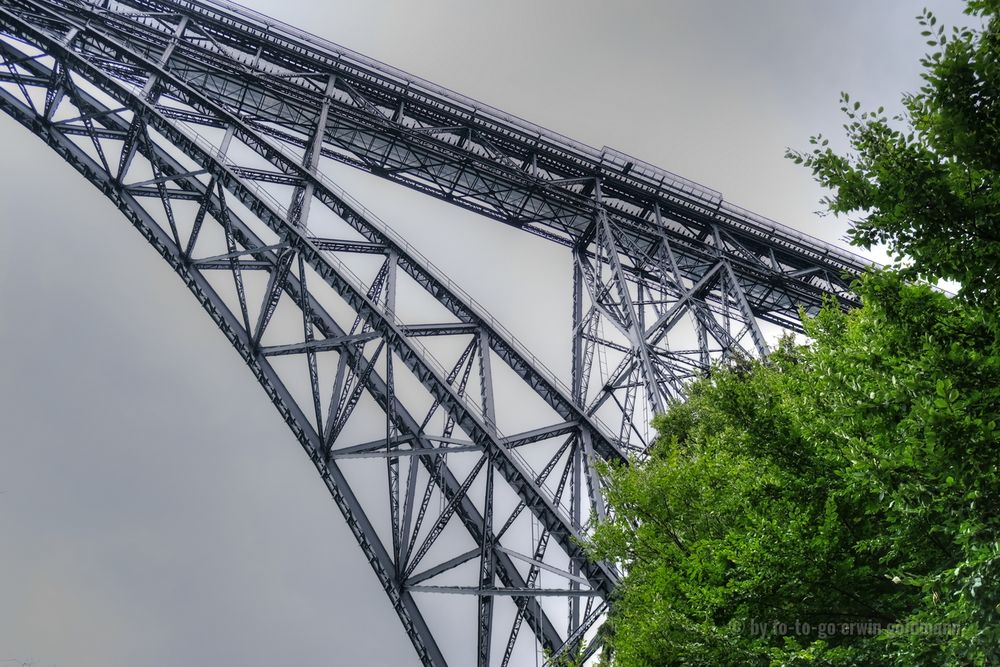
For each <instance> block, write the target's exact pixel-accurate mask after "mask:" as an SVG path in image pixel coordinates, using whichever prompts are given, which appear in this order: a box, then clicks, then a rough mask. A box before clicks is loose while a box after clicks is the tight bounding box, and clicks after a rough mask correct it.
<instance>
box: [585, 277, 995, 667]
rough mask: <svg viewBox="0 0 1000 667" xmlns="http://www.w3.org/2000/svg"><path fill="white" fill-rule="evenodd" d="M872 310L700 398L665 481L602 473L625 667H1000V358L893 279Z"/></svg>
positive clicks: (834, 323)
mask: <svg viewBox="0 0 1000 667" xmlns="http://www.w3.org/2000/svg"><path fill="white" fill-rule="evenodd" d="M858 291H859V293H860V294H861V295H862V298H863V300H864V306H863V307H862V308H860V309H857V310H855V311H854V312H851V313H849V314H844V313H842V312H840V311H839V310H838V309H836V308H832V307H831V308H826V309H824V310H823V311H822V313H821V314H820V315H819V316H818V317H817V318H815V319H813V320H810V321H808V323H807V330H808V333H809V335H810V336H811V337H812V338H813V342H812V343H811V344H809V345H795V344H794V343H792V342H791V341H790V340H786V341H785V342H784V343H783V344H782V345H781V346H780V347H779V349H778V350H777V351H776V352H775V353H774V354H773V355H772V356H771V358H770V359H769V360H768V361H767V362H759V361H745V362H743V363H741V364H739V365H738V366H737V367H735V368H728V369H722V368H720V369H718V370H717V371H716V372H715V373H713V374H712V376H711V377H708V378H705V379H703V380H700V381H698V382H696V383H695V384H694V385H692V387H691V389H690V394H689V397H688V400H687V401H686V402H684V403H681V404H677V405H675V406H673V407H672V408H671V409H670V410H669V411H668V412H667V413H666V414H665V415H662V416H660V417H658V418H657V421H656V426H657V428H658V429H659V431H660V438H659V440H658V441H657V443H656V444H655V445H654V447H653V448H652V451H651V457H650V458H649V460H647V461H646V462H644V463H643V464H641V465H634V466H632V467H629V468H624V467H623V468H615V469H610V470H609V471H608V475H609V478H610V491H609V501H610V504H611V505H612V506H613V508H614V509H615V513H614V515H613V518H612V519H610V520H609V521H608V522H607V523H605V524H603V525H602V526H600V527H599V528H598V530H597V532H596V535H595V537H594V541H593V544H592V548H593V549H594V551H595V554H596V555H598V556H599V557H603V558H609V559H613V560H617V561H619V562H623V563H624V564H625V566H626V569H627V573H628V574H627V577H626V578H625V582H624V583H623V585H622V587H621V589H620V591H619V593H618V597H617V599H616V600H615V601H614V603H613V607H612V609H613V611H612V614H611V620H610V625H609V627H610V632H611V637H610V642H609V643H610V645H611V646H612V647H613V650H614V656H615V664H617V665H622V666H632V665H636V666H638V665H642V666H646V665H657V666H658V665H668V664H703V665H726V664H733V665H740V664H798V663H800V662H801V663H805V662H812V663H814V664H837V665H854V664H856V665H878V664H886V665H889V664H898V665H911V664H933V665H937V664H946V663H950V664H993V663H994V662H996V661H998V660H1000V608H998V605H1000V587H997V586H996V581H998V577H1000V545H998V540H1000V513H998V508H1000V470H998V452H997V441H998V430H997V429H998V426H997V424H998V422H1000V410H998V408H1000V345H998V341H997V339H996V337H995V335H994V334H993V333H992V330H991V327H990V326H989V325H988V323H987V322H986V320H985V319H984V318H982V317H981V316H980V311H978V310H977V309H973V308H970V307H968V306H966V305H964V304H962V303H961V302H958V301H956V300H951V299H948V298H947V297H945V296H943V295H942V294H939V293H936V292H934V291H932V290H931V289H930V288H927V287H920V286H912V285H907V284H905V283H904V282H903V281H902V280H901V279H900V278H899V277H898V276H896V275H893V274H889V273H886V274H876V275H872V276H869V277H868V278H866V279H865V281H864V282H863V284H861V285H860V286H859V287H858ZM912 623H921V624H928V625H927V626H918V628H917V629H916V630H912V629H911V630H910V631H894V630H898V629H899V628H897V627H896V626H897V625H898V624H912ZM782 624H783V625H784V629H782ZM807 624H808V628H809V629H808V630H807V629H806V625H807ZM845 624H846V625H845Z"/></svg>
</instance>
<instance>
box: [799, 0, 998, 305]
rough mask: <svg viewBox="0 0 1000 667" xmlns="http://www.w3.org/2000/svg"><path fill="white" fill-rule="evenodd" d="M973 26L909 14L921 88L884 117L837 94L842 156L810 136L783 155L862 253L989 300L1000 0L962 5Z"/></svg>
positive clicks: (992, 295) (994, 254)
mask: <svg viewBox="0 0 1000 667" xmlns="http://www.w3.org/2000/svg"><path fill="white" fill-rule="evenodd" d="M966 13H967V14H968V15H970V17H972V20H974V21H979V22H980V23H981V26H980V27H979V28H971V27H962V28H959V27H953V28H951V29H950V30H948V29H946V28H945V26H944V25H942V24H939V23H938V21H937V18H936V17H935V16H934V15H933V14H931V13H930V12H928V11H926V10H925V11H924V13H923V14H922V15H921V16H920V17H919V21H920V24H921V26H922V28H923V30H922V34H923V35H924V36H925V37H926V38H927V44H928V46H930V47H933V48H934V49H935V50H933V51H932V52H931V53H929V54H928V55H926V56H925V57H924V58H923V59H922V60H921V65H922V66H923V68H924V71H923V79H924V85H923V86H922V87H921V88H920V90H919V91H917V92H916V93H913V94H910V95H906V96H905V97H904V98H903V106H904V109H905V111H904V113H903V114H902V115H900V116H896V117H894V118H889V117H887V116H886V115H885V113H884V109H883V108H882V107H879V108H878V109H876V110H874V111H870V110H863V109H862V105H861V103H860V102H858V101H853V102H852V101H851V99H850V96H849V95H848V94H847V93H842V95H841V101H842V103H843V106H842V110H843V111H844V113H845V114H846V115H847V123H846V124H845V125H844V128H845V130H846V131H847V139H848V141H849V143H850V146H851V149H852V150H851V152H850V154H848V155H840V154H837V153H836V152H834V151H833V149H831V148H830V147H829V145H828V144H829V142H828V140H827V139H825V138H823V137H822V136H816V137H813V138H812V139H811V143H812V144H813V145H814V148H813V149H812V151H811V152H808V153H801V152H797V151H789V156H790V157H791V158H792V159H794V160H795V161H797V162H799V163H804V164H806V165H807V166H808V167H810V168H811V169H812V171H813V174H814V175H815V176H816V178H817V180H818V181H819V182H820V183H821V184H822V185H824V186H826V187H828V188H830V189H831V191H832V195H831V196H830V197H829V198H828V199H827V200H826V204H827V205H828V207H829V209H830V210H831V211H832V212H834V213H837V214H847V215H853V216H855V219H854V220H853V224H852V229H851V232H850V235H851V237H852V240H853V242H854V243H855V244H857V245H859V246H862V247H865V248H870V247H872V246H873V245H875V244H880V243H881V244H887V245H888V246H889V248H890V250H891V251H892V252H893V253H894V254H895V256H896V258H897V259H898V260H903V264H904V265H906V268H905V269H904V274H906V275H909V276H915V277H919V278H922V279H925V280H929V281H930V282H936V281H937V280H938V279H941V278H945V279H949V280H953V281H956V282H958V283H960V284H961V285H962V289H961V296H963V297H964V298H966V299H969V300H970V301H973V302H975V303H980V304H982V305H984V306H985V307H987V308H990V309H993V310H995V309H996V308H997V307H998V306H1000V19H998V14H1000V0H969V1H968V2H967V3H966Z"/></svg>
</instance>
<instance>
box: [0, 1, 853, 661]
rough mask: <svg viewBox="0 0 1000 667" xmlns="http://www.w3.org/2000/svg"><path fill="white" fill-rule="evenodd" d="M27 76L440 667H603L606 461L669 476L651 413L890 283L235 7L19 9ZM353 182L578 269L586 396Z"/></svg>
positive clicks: (11, 39)
mask: <svg viewBox="0 0 1000 667" xmlns="http://www.w3.org/2000/svg"><path fill="white" fill-rule="evenodd" d="M0 60H2V62H0V108H2V109H3V111H5V112H6V113H7V114H9V115H10V116H12V117H13V118H15V119H16V120H17V121H19V122H20V123H21V124H22V125H24V126H25V127H27V128H29V129H30V130H31V131H32V132H33V133H35V134H36V135H37V136H39V137H40V138H41V139H42V140H44V141H45V142H46V143H47V144H48V145H49V146H50V147H51V148H52V149H53V150H55V151H56V152H58V153H59V154H60V155H61V156H62V157H63V158H64V159H65V160H66V161H68V162H69V163H70V164H71V165H72V166H73V167H75V168H76V169H77V170H78V171H79V172H80V173H81V174H83V175H84V176H85V177H86V178H87V179H88V180H90V181H91V182H92V183H93V184H94V185H95V186H96V187H97V188H99V189H100V190H101V192H103V193H104V194H105V196H107V197H108V198H109V199H110V200H111V201H112V202H113V203H114V204H115V205H116V206H117V207H118V208H119V209H120V210H121V212H122V213H123V214H124V215H125V216H126V217H127V218H128V220H129V221H131V223H132V224H133V225H134V226H135V227H136V228H137V229H138V230H139V231H140V232H141V233H142V234H143V236H144V237H145V238H146V239H147V241H148V242H149V243H150V244H151V245H152V246H153V247H154V248H155V249H156V251H157V252H158V253H159V254H160V255H161V256H162V257H163V259H165V260H166V261H167V262H168V263H169V264H170V265H171V266H172V267H173V269H174V270H175V271H176V272H177V274H178V275H179V276H180V277H181V278H182V279H183V280H184V282H185V284H186V285H187V286H188V288H189V289H190V290H191V292H192V293H193V294H194V295H195V296H196V297H197V298H198V300H199V302H200V303H201V304H202V306H203V307H204V308H205V310H206V311H207V312H208V313H209V314H210V315H211V316H212V318H213V320H214V321H215V322H216V324H217V325H218V327H219V329H220V330H221V331H222V332H223V333H224V334H225V335H226V337H227V338H228V339H229V341H230V342H231V343H232V345H233V347H234V348H235V349H236V350H237V351H238V352H239V353H240V355H241V356H242V357H243V359H244V360H245V361H246V363H247V365H248V366H249V367H250V368H251V370H252V371H253V373H254V375H255V376H256V377H257V380H258V381H259V382H260V384H261V386H262V387H264V389H265V391H266V392H267V393H268V395H269V396H270V398H271V400H272V402H273V403H274V404H275V406H276V407H277V408H278V410H279V411H280V413H281V415H282V417H283V418H284V420H285V421H286V422H287V424H288V425H289V427H290V428H291V429H292V431H293V433H294V434H295V436H296V438H297V439H298V440H299V442H300V444H301V445H302V446H303V448H304V449H305V451H306V453H307V454H308V455H309V457H310V459H311V460H312V461H313V463H314V465H315V467H316V469H317V470H318V471H319V473H320V475H321V477H322V478H323V480H324V482H325V483H326V485H327V487H328V488H329V490H330V493H331V494H332V496H333V498H334V499H335V500H336V502H337V504H338V506H339V508H340V510H341V512H342V513H343V515H344V517H345V518H346V520H347V522H348V524H349V526H350V528H351V530H352V531H353V533H354V535H355V537H356V539H357V541H358V544H359V545H360V546H361V548H362V550H363V551H364V553H365V556H366V557H367V559H368V561H369V563H370V564H371V566H372V568H373V569H374V570H375V573H376V574H377V576H378V579H379V582H380V583H381V585H382V587H383V588H384V590H385V592H386V593H387V595H388V596H389V599H390V601H391V603H392V605H393V607H394V608H395V609H396V611H397V613H398V615H399V617H400V619H401V621H402V623H403V627H404V629H405V630H406V632H407V634H408V636H409V638H410V640H411V641H412V643H413V645H414V647H415V648H416V650H417V653H418V655H419V658H420V660H421V661H423V662H424V663H425V664H434V665H443V664H446V663H447V662H448V661H450V662H451V663H452V664H470V663H471V662H473V660H475V661H476V662H477V664H480V665H485V664H489V663H494V664H502V665H507V664H512V663H518V662H521V661H524V660H525V659H526V658H527V656H530V655H532V653H533V652H535V651H536V650H537V649H539V648H541V649H545V650H546V651H548V652H550V653H553V654H560V653H562V652H566V651H578V650H583V651H585V652H588V653H593V652H594V651H595V650H596V649H597V648H598V647H599V633H598V631H597V628H598V626H599V621H600V619H601V618H602V617H603V612H604V608H605V601H606V600H607V598H608V596H609V594H610V593H611V592H612V590H613V589H614V587H615V584H616V581H617V578H618V574H617V573H616V571H615V570H614V569H613V568H612V567H611V566H610V565H608V564H606V563H601V562H595V561H593V560H592V559H590V558H589V557H588V556H587V554H586V553H585V552H584V551H583V550H582V548H581V547H580V538H581V537H582V536H583V535H585V534H586V532H587V530H588V527H589V524H590V522H591V521H593V520H594V519H595V518H600V517H602V516H603V515H604V507H603V500H602V492H601V478H600V474H599V472H598V470H597V468H596V466H595V462H596V461H597V460H598V459H604V460H609V461H624V460H625V459H626V453H627V452H628V451H630V450H633V451H642V450H643V449H644V448H645V447H646V445H647V444H648V438H649V432H648V424H647V421H648V414H649V412H650V411H659V410H662V409H663V408H664V406H665V405H666V403H667V402H668V401H670V400H674V399H675V398H677V397H679V396H680V392H681V390H682V385H683V383H684V382H685V381H686V380H688V379H690V378H691V377H692V376H693V375H695V374H696V373H698V372H700V371H702V370H703V369H705V368H707V367H709V366H710V365H711V364H712V363H715V362H717V361H719V360H725V359H727V358H730V357H733V356H734V355H745V354H761V353H764V352H766V349H767V344H766V330H767V329H768V328H771V329H775V330H780V329H785V330H792V331H797V330H798V329H799V312H800V309H804V310H805V311H807V312H813V311H815V310H816V309H817V308H818V307H819V305H820V304H821V303H822V302H823V300H824V299H831V298H832V299H836V300H839V301H840V302H841V303H842V304H843V305H845V306H846V305H850V304H851V303H852V302H853V301H852V300H853V297H852V295H851V294H850V293H849V291H848V283H849V281H850V278H851V276H853V275H856V274H857V273H858V272H859V271H860V270H861V269H862V268H863V267H864V265H865V262H864V261H862V260H861V259H860V258H857V257H855V256H853V255H850V254H848V253H845V252H843V251H840V250H837V249H835V248H832V247H829V246H827V245H824V244H822V243H821V242H819V241H816V240H815V239H811V238H809V237H805V236H803V235H801V234H798V233H796V232H794V231H792V230H790V229H788V228H785V227H782V226H780V225H778V224H776V223H774V222H771V221H768V220H765V219H762V218H760V217H758V216H755V215H753V214H752V213H749V212H748V211H745V210H742V209H740V208H738V207H735V206H732V205H730V204H728V203H726V202H725V201H723V199H722V197H721V196H720V195H719V194H718V193H716V192H713V191H711V190H707V189H705V188H703V187H701V186H698V185H696V184H694V183H691V182H689V181H686V180H684V179H682V178H679V177H677V176H675V175H673V174H670V173H668V172H665V171H663V170H661V169H659V168H656V167H653V166H652V165H648V164H645V163H642V162H641V161H639V160H635V159H633V158H631V157H628V156H626V155H623V154H621V153H619V152H616V151H614V150H611V149H607V148H606V149H603V150H601V151H597V150H594V149H592V148H590V147H587V146H583V145H580V144H577V143H575V142H573V141H571V140H569V139H567V138H565V137H561V136H559V135H556V134H553V133H551V132H548V131H546V130H544V129H542V128H539V127H536V126H533V125H531V124H528V123H525V122H524V121H521V120H518V119H516V118H512V117H510V116H508V115H506V114H504V113H502V112H500V111H498V110H496V109H492V108H489V107H486V106H483V105H481V104H478V103H476V102H474V101H472V100H468V99H465V98H463V97H461V96H459V95H456V94H454V93H452V92H450V91H447V90H443V89H441V88H439V87H436V86H434V85H433V84H430V83H428V82H426V81H422V80H419V79H416V78H414V77H411V76H409V75H407V74H405V73H403V72H400V71H397V70H394V69H392V68H390V67H387V66H385V65H383V64H381V63H377V62H374V61H371V60H369V59H367V58H365V57H363V56H361V55H359V54H356V53H352V52H350V51H347V50H345V49H343V48H341V47H338V46H336V45H334V44H330V43H328V42H325V41H323V40H321V39H319V38H317V37H314V36H311V35H308V34H305V33H302V32H300V31H297V30H295V29H293V28H291V27H289V26H286V25H283V24H280V23H278V22H275V21H274V20H272V19H269V18H267V17H264V16H261V15H258V14H255V13H252V12H250V11H248V10H245V9H242V8H240V7H238V6H236V5H231V4H228V3H223V2H211V3H207V2H190V1H186V0H123V1H117V0H115V1H110V0H104V1H102V2H86V1H84V0H64V1H57V0H0ZM329 161H336V162H341V163H346V164H349V165H352V166H354V167H357V168H359V169H362V170H366V171H369V172H371V173H373V174H377V175H379V176H381V177H383V178H385V179H389V180H391V181H395V182H397V183H401V184H404V185H406V186H408V187H410V188H413V189H416V190H419V191H421V192H424V193H427V194H430V195H433V196H435V197H438V198H441V199H443V200H446V201H448V202H451V203H453V204H456V205H458V206H461V207H464V208H466V209H469V210H472V211H475V212H477V213H480V214H482V215H485V216H488V217H490V218H494V219H496V220H500V221H502V222H505V223H507V224H509V225H513V226H515V227H518V228H521V229H523V230H525V231H527V232H530V233H532V234H536V235H538V236H542V237H544V238H546V239H550V240H551V241H552V242H554V243H558V244H561V245H562V246H565V247H566V248H567V252H569V253H571V254H572V259H573V277H572V278H573V282H572V284H573V298H572V304H573V306H572V307H573V325H574V328H573V331H572V334H571V337H570V339H571V341H572V346H571V347H572V349H571V352H572V360H573V364H572V377H571V378H570V382H569V386H567V385H565V384H563V383H562V382H561V381H560V380H559V379H557V378H556V377H554V376H553V374H552V373H550V372H549V371H548V370H547V369H546V368H545V367H544V366H543V365H542V364H541V363H540V362H539V361H538V360H537V359H536V358H535V357H534V356H533V355H531V353H530V352H528V351H527V350H526V349H525V348H524V346H523V345H521V344H520V343H519V342H518V341H517V340H515V339H514V338H513V337H512V336H511V335H510V334H509V333H508V332H507V330H506V329H504V328H503V327H502V326H501V325H500V324H499V323H497V322H496V321H495V320H494V319H493V318H492V317H491V316H490V315H489V313H488V312H486V311H485V310H484V309H483V308H482V307H481V306H479V305H478V304H477V303H476V302H475V301H474V300H473V299H472V298H471V297H469V296H468V295H467V294H466V293H465V292H464V291H462V290H461V289H460V288H459V287H458V286H457V285H454V284H453V283H452V281H451V280H449V279H448V277H447V276H445V275H443V273H442V272H441V271H439V270H438V269H436V268H435V267H434V266H433V265H432V264H431V263H430V262H428V261H427V260H426V259H425V258H424V257H423V256H422V255H421V254H420V253H419V252H418V251H417V250H416V249H414V248H413V247H411V246H410V244H409V243H407V242H406V241H405V240H404V239H402V238H401V237H400V236H399V235H398V234H396V233H395V232H393V231H392V230H391V228H389V227H388V226H387V225H385V224H384V223H383V222H381V221H380V220H378V219H377V218H376V217H375V216H374V215H372V214H371V213H370V212H369V211H368V210H367V209H366V208H365V207H364V206H362V205H361V204H359V203H358V202H356V201H355V200H354V199H352V198H351V197H350V196H349V195H348V194H347V193H346V192H344V191H343V190H342V189H341V188H340V187H338V186H337V185H336V184H334V183H332V182H331V181H330V180H329V179H328V178H326V177H325V176H324V175H323V172H324V165H325V164H326V163H328V162H329ZM569 351H570V350H568V352H569ZM528 402H533V404H537V405H536V408H537V409H534V410H529V411H527V412H528V413H530V416H525V412H526V411H525V410H524V405H525V404H526V403H528ZM607 424H611V425H612V426H607ZM373 479H374V480H377V482H378V484H374V483H373V481H372V480H373ZM374 487H378V488H374ZM543 579H544V583H543ZM441 594H445V595H441ZM445 599H446V600H455V599H458V600H467V601H468V605H469V606H468V612H470V613H467V614H466V616H467V617H468V618H469V619H474V621H475V622H474V624H473V623H472V622H471V621H470V623H469V624H468V630H469V634H471V633H474V635H475V641H474V642H473V641H471V640H470V641H468V642H465V643H466V644H467V646H464V647H462V646H459V644H461V642H455V641H452V640H450V639H449V641H447V642H445V641H443V639H442V638H444V637H447V636H448V635H449V633H455V632H457V631H456V630H455V629H454V626H452V625H450V624H451V623H453V621H454V618H453V617H452V618H451V619H450V620H449V618H445V619H444V622H443V625H442V618H441V616H442V615H441V614H440V613H438V611H437V610H438V607H439V606H440V605H441V604H442V603H441V601H442V600H445ZM435 623H437V625H435ZM473 625H475V629H474V630H473V629H472V628H473ZM456 647H457V648H456ZM463 651H464V652H463ZM469 651H472V652H473V653H474V655H475V658H473V657H472V656H471V655H469V653H468V652H469ZM446 658H448V660H446Z"/></svg>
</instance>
